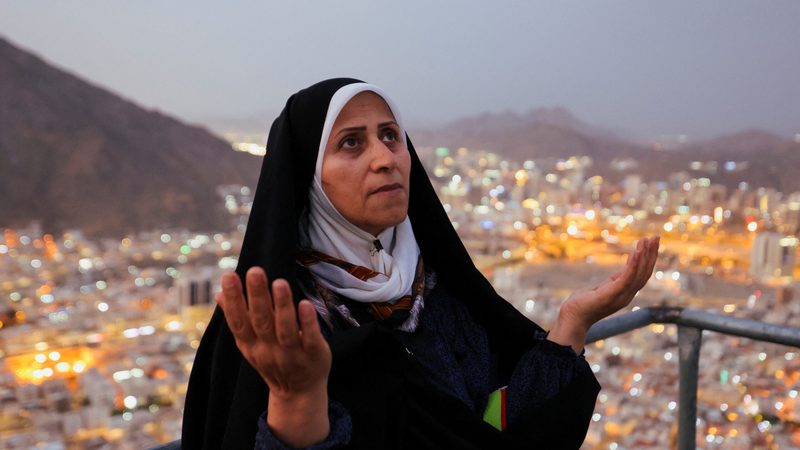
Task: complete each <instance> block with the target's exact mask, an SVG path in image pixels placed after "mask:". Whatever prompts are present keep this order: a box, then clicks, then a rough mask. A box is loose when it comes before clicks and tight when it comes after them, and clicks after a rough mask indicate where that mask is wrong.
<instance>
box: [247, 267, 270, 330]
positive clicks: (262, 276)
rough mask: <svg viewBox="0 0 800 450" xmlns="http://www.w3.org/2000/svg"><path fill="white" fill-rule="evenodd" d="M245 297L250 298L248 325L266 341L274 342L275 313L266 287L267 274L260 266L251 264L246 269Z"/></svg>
mask: <svg viewBox="0 0 800 450" xmlns="http://www.w3.org/2000/svg"><path fill="white" fill-rule="evenodd" d="M246 280H247V298H248V299H250V314H249V317H250V325H251V326H252V327H253V331H254V332H255V333H256V335H257V336H258V337H259V338H260V339H262V340H264V341H266V342H267V343H274V342H276V338H275V314H274V313H273V310H272V296H270V294H269V289H268V288H267V286H268V284H267V274H266V273H264V270H263V269H262V268H261V267H257V266H253V267H251V268H250V269H249V270H248V271H247V278H246Z"/></svg>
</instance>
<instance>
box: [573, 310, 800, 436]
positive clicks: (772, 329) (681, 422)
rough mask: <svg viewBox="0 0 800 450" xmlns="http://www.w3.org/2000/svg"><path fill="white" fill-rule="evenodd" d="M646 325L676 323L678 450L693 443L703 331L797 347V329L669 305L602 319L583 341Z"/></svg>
mask: <svg viewBox="0 0 800 450" xmlns="http://www.w3.org/2000/svg"><path fill="white" fill-rule="evenodd" d="M650 324H675V325H677V326H678V360H679V369H678V370H679V373H678V389H679V391H678V450H694V449H695V445H696V444H695V442H696V441H695V439H696V434H697V369H698V363H699V360H700V345H701V344H702V337H703V330H711V331H716V332H718V333H724V334H729V335H732V336H741V337H746V338H750V339H755V340H758V341H765V342H772V343H774V344H783V345H789V346H792V347H800V328H794V327H786V326H780V325H770V324H767V323H764V322H759V321H757V320H749V319H736V318H733V317H728V316H723V315H720V314H714V313H709V312H705V311H699V310H696V309H690V308H673V307H653V308H641V309H639V310H636V311H634V312H631V313H628V314H623V315H620V316H617V317H612V318H610V319H605V320H602V321H600V322H598V323H596V324H595V325H594V326H593V327H592V328H591V329H590V330H589V334H588V335H587V337H586V343H587V344H590V343H592V342H596V341H599V340H601V339H606V338H609V337H612V336H616V335H618V334H622V333H627V332H628V331H632V330H635V329H637V328H641V327H645V326H647V325H650Z"/></svg>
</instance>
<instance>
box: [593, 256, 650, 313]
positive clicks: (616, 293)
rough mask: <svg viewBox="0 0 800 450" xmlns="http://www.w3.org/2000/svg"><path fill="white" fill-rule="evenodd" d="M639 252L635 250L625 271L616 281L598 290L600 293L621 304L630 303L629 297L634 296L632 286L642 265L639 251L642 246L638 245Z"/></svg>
mask: <svg viewBox="0 0 800 450" xmlns="http://www.w3.org/2000/svg"><path fill="white" fill-rule="evenodd" d="M636 246H637V250H634V252H633V253H631V254H630V255H629V261H628V262H629V263H628V265H627V266H626V267H625V269H623V270H622V271H621V272H622V273H620V274H619V275H618V276H617V277H616V278H615V279H614V281H612V282H610V283H607V284H605V285H603V286H602V287H601V288H600V289H598V293H602V295H609V296H611V297H612V298H614V299H617V300H618V301H620V302H625V301H630V300H628V296H632V295H633V291H632V289H631V288H632V286H633V282H634V281H635V279H636V274H637V272H638V270H639V265H640V264H641V256H642V255H641V251H640V250H638V248H639V246H640V244H639V243H637V245H636Z"/></svg>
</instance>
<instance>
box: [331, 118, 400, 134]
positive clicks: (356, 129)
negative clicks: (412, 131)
mask: <svg viewBox="0 0 800 450" xmlns="http://www.w3.org/2000/svg"><path fill="white" fill-rule="evenodd" d="M389 125H395V126H398V127H399V126H400V125H397V122H395V121H394V120H390V121H388V122H383V123H379V124H378V128H383V127H386V126H389ZM354 131H367V127H366V126H365V125H362V126H359V127H347V128H342V129H341V130H339V131H338V132H337V133H336V136H339V135H340V134H342V133H352V132H354Z"/></svg>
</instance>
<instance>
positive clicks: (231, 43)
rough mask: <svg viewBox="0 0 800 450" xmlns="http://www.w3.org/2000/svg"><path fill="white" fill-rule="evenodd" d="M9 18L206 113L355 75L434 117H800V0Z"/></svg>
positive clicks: (56, 51)
mask: <svg viewBox="0 0 800 450" xmlns="http://www.w3.org/2000/svg"><path fill="white" fill-rule="evenodd" d="M0 35H2V36H4V37H6V38H7V39H10V40H11V41H12V42H13V43H15V44H17V45H19V46H21V47H23V48H25V49H27V50H31V51H33V52H35V53H37V54H39V55H40V56H42V57H44V58H45V59H46V60H49V61H51V62H53V63H55V64H56V65H58V66H60V67H62V68H65V69H67V70H69V71H71V72H73V73H76V74H80V75H81V76H83V77H85V78H87V79H89V80H92V81H94V82H96V83H98V84H100V85H102V86H104V87H107V88H109V89H111V90H113V91H115V92H117V93H119V94H121V95H123V96H124V97H126V98H129V99H132V100H134V101H136V102H137V103H139V104H141V105H143V106H146V107H150V108H158V109H160V110H162V111H164V112H166V113H171V114H174V115H177V116H178V117H180V118H182V119H185V120H188V121H192V122H204V121H208V120H209V119H211V118H228V117H230V118H237V117H248V116H254V115H256V116H260V115H263V116H264V129H266V127H267V124H268V123H269V122H271V121H272V119H273V118H274V117H272V115H274V114H275V113H277V112H278V111H280V109H281V108H282V107H283V104H284V103H285V101H286V98H287V97H288V96H289V95H290V94H291V93H293V92H295V91H297V90H298V89H301V88H303V87H305V86H307V85H309V84H311V83H313V82H316V81H319V80H321V79H324V78H329V77H333V76H353V77H357V78H361V79H364V80H367V81H369V82H372V83H375V84H378V85H380V86H382V87H384V88H385V89H386V90H387V91H388V92H389V93H391V94H392V95H393V97H394V98H395V100H396V101H397V102H398V104H399V105H400V107H401V109H402V110H403V114H404V117H406V120H407V122H408V123H410V124H412V125H416V126H421V125H425V124H437V123H442V122H444V121H447V120H451V119H455V118H458V117H461V116H464V115H471V114H476V113H480V112H484V111H494V112H499V111H503V110H508V109H511V110H515V111H527V110H529V109H532V108H536V107H541V106H557V105H558V106H564V107H566V108H567V109H569V110H570V111H572V112H573V113H574V114H575V115H577V116H578V117H579V118H581V119H582V120H584V121H586V122H589V123H592V124H596V125H600V126H605V127H609V128H613V129H616V130H620V131H623V132H627V133H630V134H633V135H637V136H641V137H645V136H657V135H660V134H680V133H685V134H688V135H689V136H690V137H692V138H700V137H705V136H713V135H718V134H723V133H729V132H735V131H740V130H742V129H746V128H763V129H766V130H769V131H773V132H776V133H779V134H781V135H784V136H787V137H788V136H791V135H794V134H795V133H800V2H797V1H793V0H786V1H738V0H737V1H732V0H725V1H703V2H697V1H694V0H690V1H683V0H681V1H676V0H672V1H667V2H663V1H641V0H632V1H610V0H596V1H555V0H553V1H546V2H544V1H530V0H529V1H518V2H503V1H472V0H459V1H452V2H447V3H445V2H433V1H417V0H413V1H412V0H404V1H393V2H388V1H375V0H372V1H369V0H363V1H346V0H340V1H335V2H334V1H311V0H295V1H286V2H277V1H256V0H249V1H245V0H241V1H226V2H221V1H210V0H191V1H190V0H180V1H179V0H173V1H156V0H139V1H111V0H93V1H88V0H85V1H80V2H74V1H38V0H25V1H21V0H0ZM0 101H2V99H0Z"/></svg>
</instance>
